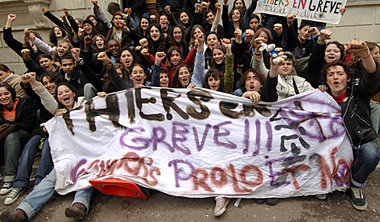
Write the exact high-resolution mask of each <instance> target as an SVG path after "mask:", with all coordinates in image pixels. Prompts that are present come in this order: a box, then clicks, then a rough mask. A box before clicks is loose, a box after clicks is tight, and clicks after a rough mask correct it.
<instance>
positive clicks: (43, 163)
mask: <svg viewBox="0 0 380 222" xmlns="http://www.w3.org/2000/svg"><path fill="white" fill-rule="evenodd" d="M52 168H53V160H52V157H51V153H50V146H49V140H48V138H46V139H45V141H44V145H43V146H42V151H41V159H40V163H39V164H38V168H37V171H36V180H35V181H34V184H35V185H37V184H39V183H40V182H41V181H42V180H43V179H44V178H45V177H46V175H48V174H49V173H50V171H51V170H52Z"/></svg>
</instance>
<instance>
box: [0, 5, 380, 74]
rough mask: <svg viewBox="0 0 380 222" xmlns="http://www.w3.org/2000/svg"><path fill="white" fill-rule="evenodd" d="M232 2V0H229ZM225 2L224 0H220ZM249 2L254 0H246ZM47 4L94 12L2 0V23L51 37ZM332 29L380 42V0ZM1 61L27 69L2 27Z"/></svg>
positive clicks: (350, 11) (342, 37) (76, 13)
mask: <svg viewBox="0 0 380 222" xmlns="http://www.w3.org/2000/svg"><path fill="white" fill-rule="evenodd" d="M229 1H230V2H231V4H232V2H233V0H229ZM109 2H118V3H120V0H100V1H99V4H100V6H101V8H102V9H104V10H105V9H106V6H107V5H108V3H109ZM220 2H222V1H220ZM245 2H246V3H248V4H247V5H249V3H250V2H251V1H250V0H245ZM43 6H45V7H47V8H48V9H49V11H51V12H52V13H53V14H54V15H56V16H58V17H59V16H60V15H61V14H62V11H61V9H62V8H63V7H66V8H68V9H69V11H70V13H71V15H72V16H73V17H74V18H77V17H80V18H85V17H86V16H87V15H89V14H92V3H91V1H90V0H0V24H1V25H2V26H3V25H4V24H5V21H6V18H7V15H8V14H9V13H15V14H17V19H16V20H15V21H14V23H13V27H12V30H13V35H14V37H15V38H16V39H17V40H19V41H23V37H24V33H23V29H24V28H25V27H29V28H30V29H37V30H38V32H39V33H41V34H42V38H43V39H44V40H45V41H48V33H49V30H50V28H51V27H53V26H54V24H52V23H51V22H50V21H48V20H47V19H46V18H45V17H44V16H43V14H42V11H41V9H42V7H43ZM328 28H329V29H331V30H332V31H333V32H334V33H333V39H334V40H338V41H340V42H342V43H346V42H347V41H349V40H351V39H353V38H360V39H364V40H368V41H374V42H377V43H380V1H379V0H348V3H347V12H346V14H345V15H344V16H343V17H342V19H341V22H340V23H339V24H338V25H330V26H328ZM0 35H1V38H0V63H4V64H6V65H8V66H9V67H10V68H11V69H12V70H14V71H15V72H16V73H22V72H25V71H26V68H25V66H24V65H23V63H22V60H21V58H20V57H19V56H18V55H17V54H16V53H15V52H13V51H12V50H10V49H9V48H8V47H7V45H6V44H5V43H4V40H3V38H2V29H1V30H0Z"/></svg>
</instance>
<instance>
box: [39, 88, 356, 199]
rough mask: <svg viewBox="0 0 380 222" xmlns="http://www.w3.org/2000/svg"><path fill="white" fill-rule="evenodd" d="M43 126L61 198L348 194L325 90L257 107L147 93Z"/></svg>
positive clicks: (333, 106) (343, 154)
mask: <svg viewBox="0 0 380 222" xmlns="http://www.w3.org/2000/svg"><path fill="white" fill-rule="evenodd" d="M45 127H46V128H47V130H48V132H49V142H50V146H51V153H52V157H53V161H54V167H55V169H56V172H57V180H56V187H55V188H56V190H57V191H58V193H60V194H66V193H68V192H71V191H76V190H79V189H83V188H86V187H89V186H90V184H89V180H93V179H106V178H118V179H123V180H127V181H131V182H135V183H137V184H139V185H141V186H144V187H147V188H151V189H156V190H159V191H161V192H164V193H167V194H170V195H175V196H184V197H198V198H199V197H211V196H219V195H223V196H226V197H242V198H268V197H280V198H285V197H291V196H303V195H315V194H322V193H329V192H332V191H334V190H341V191H344V190H346V189H347V188H348V186H349V181H350V171H351V164H352V161H353V156H352V148H351V146H350V143H349V141H348V139H347V137H346V131H345V128H344V125H343V122H342V117H341V113H340V107H339V105H338V104H337V103H336V102H335V101H334V99H333V98H331V97H330V96H329V95H328V94H327V93H322V92H321V91H319V90H314V91H310V92H307V93H303V94H299V95H297V96H294V97H291V98H288V99H285V100H282V101H279V102H275V103H259V104H253V103H252V102H251V101H250V100H248V99H246V98H241V97H236V96H234V95H230V94H225V93H221V92H216V91H211V90H207V89H199V88H194V89H170V88H147V87H144V88H141V89H130V90H125V91H120V92H116V93H112V94H108V95H107V96H106V97H104V98H100V97H96V98H94V99H92V100H90V101H88V102H87V103H85V104H84V105H83V106H81V107H79V108H78V109H76V110H73V111H71V112H67V113H65V114H64V115H63V116H60V117H55V118H53V119H51V120H50V121H48V122H47V123H46V124H45Z"/></svg>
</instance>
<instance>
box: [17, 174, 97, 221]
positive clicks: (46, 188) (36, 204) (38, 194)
mask: <svg viewBox="0 0 380 222" xmlns="http://www.w3.org/2000/svg"><path fill="white" fill-rule="evenodd" d="M56 177H57V174H56V172H55V169H53V170H52V171H51V172H50V173H49V174H48V175H47V176H46V177H45V178H44V179H43V180H42V181H41V183H39V184H38V185H37V186H36V187H35V188H34V189H33V190H32V192H30V193H29V194H28V196H26V198H25V199H24V200H23V201H22V202H21V203H20V205H18V207H17V209H20V210H22V211H24V212H25V214H26V215H27V216H28V219H29V220H30V219H31V218H32V217H33V216H34V215H36V213H37V212H38V211H40V209H41V208H42V207H43V206H44V205H45V203H46V202H47V201H48V200H49V199H50V198H51V197H52V196H53V194H54V188H55V180H56ZM93 190H94V188H93V187H89V188H86V189H83V190H79V191H77V192H76V193H75V196H74V201H73V203H72V204H75V203H81V204H83V205H84V206H85V207H86V209H87V212H86V213H88V210H89V209H90V201H91V196H92V192H93Z"/></svg>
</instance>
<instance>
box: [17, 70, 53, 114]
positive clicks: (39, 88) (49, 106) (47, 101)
mask: <svg viewBox="0 0 380 222" xmlns="http://www.w3.org/2000/svg"><path fill="white" fill-rule="evenodd" d="M22 78H24V79H27V80H28V81H29V83H30V85H31V87H32V89H33V91H34V92H35V93H36V94H37V95H38V96H39V97H40V98H41V103H42V105H43V106H44V107H45V109H46V110H47V111H49V112H50V113H51V114H53V115H55V114H56V113H57V111H58V109H59V108H58V102H57V101H56V100H55V99H54V97H53V96H52V95H51V94H50V93H49V92H48V90H47V89H46V88H45V87H44V86H43V85H42V83H40V82H38V81H37V79H36V73H33V72H30V73H26V74H23V75H22Z"/></svg>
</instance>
